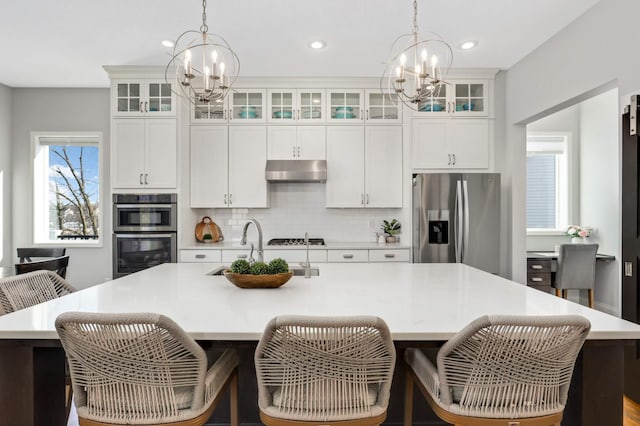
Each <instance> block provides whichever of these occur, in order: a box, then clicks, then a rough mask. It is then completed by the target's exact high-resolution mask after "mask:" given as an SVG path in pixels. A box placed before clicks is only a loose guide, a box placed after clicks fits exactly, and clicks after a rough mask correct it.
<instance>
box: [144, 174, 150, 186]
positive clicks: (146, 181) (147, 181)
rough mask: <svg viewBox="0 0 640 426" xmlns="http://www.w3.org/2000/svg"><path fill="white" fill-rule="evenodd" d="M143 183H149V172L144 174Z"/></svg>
mask: <svg viewBox="0 0 640 426" xmlns="http://www.w3.org/2000/svg"><path fill="white" fill-rule="evenodd" d="M144 184H145V185H149V173H145V174H144Z"/></svg>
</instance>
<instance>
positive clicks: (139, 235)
mask: <svg viewBox="0 0 640 426" xmlns="http://www.w3.org/2000/svg"><path fill="white" fill-rule="evenodd" d="M173 235H175V232H172V233H170V234H149V233H148V232H138V233H131V232H128V233H126V234H118V233H116V238H171V237H172V236H173Z"/></svg>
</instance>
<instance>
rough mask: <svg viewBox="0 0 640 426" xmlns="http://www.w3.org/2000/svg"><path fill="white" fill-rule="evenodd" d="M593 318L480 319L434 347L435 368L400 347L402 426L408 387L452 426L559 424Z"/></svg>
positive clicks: (409, 404)
mask: <svg viewBox="0 0 640 426" xmlns="http://www.w3.org/2000/svg"><path fill="white" fill-rule="evenodd" d="M589 329H590V323H589V321H588V320H587V319H586V318H584V317H581V316H577V315H556V316H524V315H517V316H516V315H514V316H483V317H480V318H478V319H477V320H475V321H473V322H472V323H471V324H469V325H468V326H466V327H465V328H464V329H463V330H462V331H460V332H459V333H458V334H456V335H455V336H454V337H453V338H451V340H449V341H448V342H447V343H445V344H444V345H443V346H442V348H440V350H439V351H438V355H437V368H436V367H435V366H434V365H433V363H432V362H431V360H430V359H429V358H428V357H427V356H425V354H424V352H422V351H421V350H419V349H415V348H409V349H407V350H406V351H405V361H406V367H407V374H406V389H405V421H404V424H405V426H410V425H411V420H412V410H413V385H414V383H415V384H416V385H417V386H418V389H420V391H421V393H422V394H423V396H424V397H425V399H426V400H427V402H428V403H429V405H430V406H431V408H432V409H433V411H434V412H435V413H436V414H437V415H438V417H440V418H441V419H442V420H444V421H446V422H449V423H453V424H456V425H473V426H480V425H486V426H489V425H492V426H515V425H518V426H549V425H560V421H561V420H562V414H563V411H564V407H565V404H566V402H567V395H568V392H569V384H570V383H571V375H572V374H573V368H574V364H575V361H576V358H577V356H578V353H579V352H580V349H581V348H582V345H583V343H584V340H585V339H586V337H587V334H588V333H589Z"/></svg>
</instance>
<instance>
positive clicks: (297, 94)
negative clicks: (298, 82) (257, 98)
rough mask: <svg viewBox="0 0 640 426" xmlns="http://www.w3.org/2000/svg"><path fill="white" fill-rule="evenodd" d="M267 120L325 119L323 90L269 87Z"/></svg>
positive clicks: (301, 120) (317, 120)
mask: <svg viewBox="0 0 640 426" xmlns="http://www.w3.org/2000/svg"><path fill="white" fill-rule="evenodd" d="M267 98H268V110H269V115H268V117H267V121H270V122H274V123H280V124H286V123H301V122H308V123H313V122H318V123H322V122H324V121H325V112H324V111H325V92H324V90H321V89H297V90H296V89H270V90H269V91H268V95H267Z"/></svg>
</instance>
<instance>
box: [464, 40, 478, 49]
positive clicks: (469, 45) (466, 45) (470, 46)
mask: <svg viewBox="0 0 640 426" xmlns="http://www.w3.org/2000/svg"><path fill="white" fill-rule="evenodd" d="M477 45H478V42H477V41H475V40H469V41H465V42H464V43H462V44H460V49H462V50H469V49H473V48H474V47H476V46H477Z"/></svg>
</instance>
